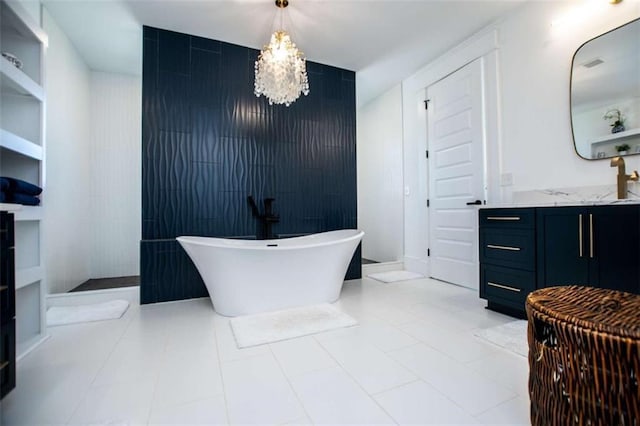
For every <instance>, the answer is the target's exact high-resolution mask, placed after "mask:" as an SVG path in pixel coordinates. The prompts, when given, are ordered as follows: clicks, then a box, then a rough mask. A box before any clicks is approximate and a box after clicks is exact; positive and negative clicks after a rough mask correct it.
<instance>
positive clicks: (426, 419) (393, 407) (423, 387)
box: [375, 381, 478, 425]
mask: <svg viewBox="0 0 640 426" xmlns="http://www.w3.org/2000/svg"><path fill="white" fill-rule="evenodd" d="M375 399H376V400H377V401H378V403H379V404H380V405H381V406H382V407H383V408H384V409H385V410H386V411H387V413H389V414H390V415H391V416H392V417H393V419H394V420H395V421H396V422H398V424H401V425H444V424H449V425H450V424H455V425H462V424H465V425H466V424H476V423H478V421H477V420H476V419H474V418H473V417H472V416H470V415H469V414H467V413H466V412H465V411H464V409H462V407H460V406H459V405H456V404H455V403H453V402H452V401H451V400H450V399H448V398H447V397H445V396H444V395H443V394H441V393H440V392H438V391H437V390H435V389H434V388H433V387H432V386H430V385H428V384H426V383H425V382H423V381H417V382H413V383H409V384H408V385H404V386H401V387H399V388H396V389H392V390H390V391H386V392H382V393H380V394H378V395H376V396H375Z"/></svg>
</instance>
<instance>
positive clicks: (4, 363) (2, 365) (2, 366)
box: [0, 361, 9, 370]
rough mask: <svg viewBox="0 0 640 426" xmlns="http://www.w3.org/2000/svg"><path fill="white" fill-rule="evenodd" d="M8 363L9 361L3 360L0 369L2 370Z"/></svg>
mask: <svg viewBox="0 0 640 426" xmlns="http://www.w3.org/2000/svg"><path fill="white" fill-rule="evenodd" d="M7 365H9V361H5V362H3V363H2V364H0V370H4V368H5V367H6V366H7Z"/></svg>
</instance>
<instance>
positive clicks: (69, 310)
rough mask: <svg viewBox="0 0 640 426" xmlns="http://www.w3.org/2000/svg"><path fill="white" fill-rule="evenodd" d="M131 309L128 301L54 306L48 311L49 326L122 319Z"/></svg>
mask: <svg viewBox="0 0 640 426" xmlns="http://www.w3.org/2000/svg"><path fill="white" fill-rule="evenodd" d="M128 308H129V302H127V301H126V300H111V301H109V302H104V303H95V304H92V305H78V306H52V307H50V308H49V309H47V326H49V327H51V326H55V325H66V324H75V323H78V322H90V321H102V320H108V319H117V318H120V317H121V316H122V315H123V314H124V313H125V312H126V311H127V309H128Z"/></svg>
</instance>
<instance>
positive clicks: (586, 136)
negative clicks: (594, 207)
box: [571, 19, 640, 160]
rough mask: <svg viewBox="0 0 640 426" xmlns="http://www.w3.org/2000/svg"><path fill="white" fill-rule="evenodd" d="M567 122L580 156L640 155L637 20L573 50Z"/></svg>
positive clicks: (639, 22) (639, 23)
mask: <svg viewBox="0 0 640 426" xmlns="http://www.w3.org/2000/svg"><path fill="white" fill-rule="evenodd" d="M571 126H572V128H573V142H574V144H575V149H576V152H577V153H578V155H579V156H580V157H582V158H584V159H587V160H596V159H601V158H610V157H615V156H618V155H633V154H640V19H636V20H634V21H631V22H629V23H628V24H626V25H623V26H621V27H618V28H616V29H614V30H611V31H609V32H607V33H604V34H602V35H601V36H599V37H596V38H594V39H592V40H589V41H587V42H586V43H584V44H583V45H582V46H580V48H579V49H578V50H577V51H576V53H575V54H574V55H573V63H572V67H571Z"/></svg>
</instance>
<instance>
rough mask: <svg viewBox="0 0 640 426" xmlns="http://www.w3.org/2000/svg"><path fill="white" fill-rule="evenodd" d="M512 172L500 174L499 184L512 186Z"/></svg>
mask: <svg viewBox="0 0 640 426" xmlns="http://www.w3.org/2000/svg"><path fill="white" fill-rule="evenodd" d="M512 185H513V173H502V174H501V175H500V186H512Z"/></svg>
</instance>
